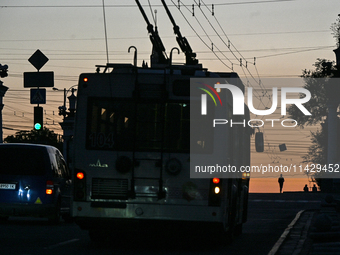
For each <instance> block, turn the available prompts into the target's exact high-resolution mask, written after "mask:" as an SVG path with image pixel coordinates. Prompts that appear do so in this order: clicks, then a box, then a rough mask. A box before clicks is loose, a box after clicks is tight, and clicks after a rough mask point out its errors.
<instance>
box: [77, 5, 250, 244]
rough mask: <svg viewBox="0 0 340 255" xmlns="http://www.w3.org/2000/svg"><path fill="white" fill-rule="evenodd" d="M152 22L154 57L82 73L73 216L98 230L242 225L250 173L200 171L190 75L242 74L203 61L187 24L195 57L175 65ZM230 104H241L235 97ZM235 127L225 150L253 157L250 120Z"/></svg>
mask: <svg viewBox="0 0 340 255" xmlns="http://www.w3.org/2000/svg"><path fill="white" fill-rule="evenodd" d="M137 3H138V2H137ZM140 8H141V7H140ZM141 10H142V9H141ZM167 10H168V9H167ZM142 13H143V12H142ZM144 14H145V13H144ZM168 14H169V13H168ZM169 15H171V14H169ZM143 16H144V18H145V19H146V21H147V23H148V20H147V18H146V16H145V15H143ZM171 20H172V22H173V23H174V21H173V19H171ZM175 27H176V25H175V23H174V28H175ZM177 28H178V27H177ZM148 31H149V33H150V34H151V35H150V38H151V41H152V43H153V52H152V55H151V65H150V67H148V66H147V65H146V64H143V66H141V67H139V66H137V65H136V62H137V61H136V55H135V59H134V64H118V63H116V64H106V65H103V66H97V70H96V72H93V73H83V74H81V75H80V77H79V84H78V91H77V111H76V120H75V128H74V138H73V148H74V150H73V157H72V168H73V181H74V182H73V183H74V190H73V199H72V216H73V217H74V219H75V222H76V223H77V224H78V225H79V226H80V227H81V228H83V229H88V230H89V231H90V237H91V239H93V240H98V239H101V238H103V236H105V235H106V233H107V232H108V231H116V232H119V231H122V230H123V229H130V228H135V227H136V226H148V228H149V227H150V226H165V225H166V224H168V226H170V225H174V224H175V223H180V224H189V225H191V226H207V227H208V228H209V229H212V230H213V231H215V232H216V233H219V234H221V235H223V234H225V235H228V236H230V235H232V234H235V233H240V232H241V229H242V224H243V223H244V222H246V219H247V205H248V188H249V178H246V177H245V176H242V175H239V176H238V177H237V178H227V179H222V178H213V177H214V176H212V178H209V179H206V178H199V179H193V178H190V173H189V165H190V145H189V140H190V107H191V105H190V102H191V101H190V93H189V87H190V79H191V78H198V77H221V78H223V79H229V78H238V76H237V74H236V73H233V72H231V73H220V72H219V73H218V72H216V73H214V72H210V71H208V70H207V69H205V68H203V67H202V65H201V64H199V63H198V61H197V59H196V57H195V53H193V52H192V50H191V48H190V46H189V44H188V43H187V41H186V39H185V38H184V37H182V36H181V35H180V33H179V29H177V33H176V34H177V41H178V42H179V44H180V47H181V49H182V51H183V52H184V53H185V56H186V62H185V64H183V65H172V63H171V58H170V59H169V58H168V57H167V56H166V54H165V50H164V48H163V45H162V44H161V41H160V38H159V37H158V34H157V32H156V31H154V30H153V28H152V25H150V23H148ZM238 86H239V87H240V88H241V89H243V85H242V84H241V83H239V85H238ZM225 98H228V97H227V96H226V97H225ZM225 107H226V109H227V111H229V112H231V111H232V104H231V102H229V103H227V104H226V106H225ZM245 118H248V119H249V116H248V113H246V116H245ZM228 130H229V131H228V135H227V136H226V137H227V139H225V141H223V142H224V143H225V146H226V148H227V150H226V152H225V157H226V158H228V160H229V163H230V164H232V165H236V166H241V165H249V163H250V162H249V161H250V159H249V158H250V131H249V128H247V127H246V128H244V127H243V126H240V125H239V126H235V127H229V128H228ZM211 149H212V150H214V147H212V148H211Z"/></svg>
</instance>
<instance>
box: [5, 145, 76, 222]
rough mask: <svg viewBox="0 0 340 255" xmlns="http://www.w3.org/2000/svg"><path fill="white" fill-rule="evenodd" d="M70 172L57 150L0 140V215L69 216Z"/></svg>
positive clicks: (53, 217)
mask: <svg viewBox="0 0 340 255" xmlns="http://www.w3.org/2000/svg"><path fill="white" fill-rule="evenodd" d="M70 196H71V175H70V172H69V170H68V168H67V166H66V164H65V160H64V158H63V156H62V154H61V153H60V151H59V150H58V149H57V148H55V147H52V146H47V145H37V144H0V217H1V218H2V219H6V218H8V217H9V216H36V217H47V218H48V219H49V220H50V221H52V222H54V223H58V222H59V219H60V216H63V217H64V219H69V217H70V201H71V199H70Z"/></svg>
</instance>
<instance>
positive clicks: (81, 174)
mask: <svg viewBox="0 0 340 255" xmlns="http://www.w3.org/2000/svg"><path fill="white" fill-rule="evenodd" d="M76 176H77V178H78V179H79V180H82V179H84V173H83V172H78V173H77V175H76Z"/></svg>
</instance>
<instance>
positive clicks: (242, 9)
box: [0, 0, 340, 192]
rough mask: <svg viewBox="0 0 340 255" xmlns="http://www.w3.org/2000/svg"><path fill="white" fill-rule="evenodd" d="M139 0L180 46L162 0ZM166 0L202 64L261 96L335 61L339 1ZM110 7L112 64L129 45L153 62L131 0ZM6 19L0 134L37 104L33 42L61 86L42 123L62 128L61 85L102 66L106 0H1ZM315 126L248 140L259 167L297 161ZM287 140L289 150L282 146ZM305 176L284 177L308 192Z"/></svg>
mask: <svg viewBox="0 0 340 255" xmlns="http://www.w3.org/2000/svg"><path fill="white" fill-rule="evenodd" d="M140 2H141V4H142V5H143V7H144V10H145V12H146V14H147V15H148V17H149V20H150V22H151V23H153V24H154V19H153V18H152V14H153V15H155V10H157V14H156V17H155V20H156V22H157V26H158V31H159V34H160V36H161V38H162V40H163V43H164V45H165V48H166V52H167V53H168V55H169V52H170V50H171V49H172V48H173V47H178V45H177V43H176V41H175V36H174V35H173V29H172V24H171V22H170V21H169V19H168V16H167V15H166V13H165V11H164V8H163V7H162V6H161V3H160V1H155V0H150V3H151V7H150V6H149V5H148V1H146V0H140ZM166 3H167V4H168V6H169V9H170V11H171V12H172V14H173V16H174V19H175V21H176V23H177V24H178V25H179V26H180V30H181V33H182V35H183V36H185V37H187V39H188V41H189V43H190V45H191V47H192V49H193V51H194V52H196V53H197V58H198V59H199V61H200V63H202V64H203V67H205V68H208V69H209V70H210V71H223V72H228V71H232V69H233V71H235V72H237V73H238V74H239V76H240V77H241V78H242V80H243V82H244V84H245V85H246V86H251V87H253V88H254V89H255V90H257V91H258V93H259V94H258V96H259V98H261V95H262V97H263V100H264V101H265V102H266V100H268V94H266V92H265V91H266V89H268V90H269V93H271V88H272V87H273V86H275V84H272V83H270V82H269V83H267V84H266V79H265V77H271V78H279V77H283V78H286V79H287V78H293V77H298V76H299V75H301V72H302V70H303V69H313V64H314V63H315V61H316V59H317V58H325V59H329V60H335V55H334V53H333V49H335V48H336V46H335V43H336V41H335V40H334V38H333V36H332V34H331V30H330V26H331V24H332V23H334V22H335V21H336V19H337V18H338V14H339V13H340V2H339V1H338V0H326V1H324V0H277V1H274V0H273V1H271V0H263V1H262V0H254V1H248V0H242V1H236V0H209V1H208V0H204V1H202V0H184V1H180V7H178V3H179V1H176V0H175V1H171V0H167V1H166ZM193 4H194V5H195V6H194V11H193V9H192V5H193ZM105 5H106V8H105V14H106V23H107V36H108V50H109V62H111V63H114V62H119V63H132V61H133V54H132V53H128V48H129V46H132V45H133V46H135V47H137V49H138V55H137V58H138V65H141V63H142V61H143V60H145V61H147V62H149V55H150V52H151V43H150V41H149V38H148V34H147V30H146V24H145V21H144V19H143V17H142V15H141V13H140V12H139V10H138V8H137V5H136V4H135V1H132V0H129V1H124V2H122V1H118V0H111V1H109V0H105ZM198 5H200V8H199V6H198ZM212 5H214V8H212ZM150 9H151V10H152V11H151V10H150ZM193 12H194V16H193ZM212 14H214V16H213V15H212ZM0 24H1V38H0V63H1V64H3V65H4V64H7V65H8V66H9V76H8V77H7V78H4V79H2V81H3V82H4V85H5V86H7V87H9V90H8V91H7V93H6V95H5V97H4V100H3V101H4V104H5V106H4V109H3V126H4V128H5V129H4V137H6V136H8V135H10V134H14V133H15V132H16V131H18V130H31V129H32V127H33V105H31V104H30V102H29V89H27V88H23V72H30V71H35V68H34V67H33V66H32V65H31V64H30V63H29V62H28V58H29V57H30V56H31V55H32V54H33V53H34V52H35V51H36V50H37V49H40V50H41V51H42V52H43V53H44V54H45V55H46V56H47V57H48V58H49V62H47V64H46V65H45V66H44V67H43V68H42V69H41V71H54V75H55V87H56V88H58V89H59V91H52V89H51V88H47V91H48V92H47V104H46V105H43V107H44V110H45V117H46V123H45V126H46V127H48V128H50V129H52V130H55V132H57V133H61V132H62V131H61V128H60V126H59V124H58V122H60V121H61V120H62V118H61V117H60V116H58V106H60V105H62V104H63V91H62V90H63V89H64V88H67V89H68V88H70V87H71V86H73V85H75V84H77V81H78V77H79V74H80V73H84V72H94V71H95V65H96V64H101V65H103V64H105V63H106V62H107V57H106V46H105V33H104V22H103V8H102V1H101V0H91V1H90V0H83V1H74V0H67V1H66V0H60V1H52V0H40V1H39V0H31V1H23V0H2V1H1V2H0ZM228 46H230V48H228ZM212 49H213V51H212ZM240 58H242V64H243V65H242V67H241V65H240ZM254 58H255V59H254ZM173 62H177V63H183V62H184V55H183V54H180V55H177V54H174V56H173ZM254 64H255V65H254ZM286 81H288V79H287V80H286ZM289 82H290V81H289ZM302 85H303V83H302V82H300V85H299V86H302ZM290 86H293V85H292V84H290ZM68 95H69V94H68ZM268 102H269V101H268ZM268 102H267V103H268ZM274 115H275V114H273V116H272V118H276V117H278V118H281V116H280V114H277V115H275V116H274ZM316 128H317V127H311V128H309V127H308V128H305V129H300V128H292V129H289V131H288V130H287V129H284V128H282V127H280V128H279V127H278V128H275V129H265V130H264V134H265V143H266V149H265V152H264V153H262V154H259V153H256V152H254V144H253V142H254V141H253V139H252V151H253V153H252V162H253V164H261V163H263V164H270V163H272V164H295V165H299V164H300V162H301V156H303V155H305V154H306V152H307V147H308V145H309V139H310V138H309V132H310V130H315V129H316ZM282 143H285V144H286V145H287V151H284V152H280V151H279V149H278V145H279V144H282ZM277 177H278V176H277V175H276V174H273V175H267V176H266V177H265V178H261V179H254V180H253V181H252V184H251V191H252V192H256V191H261V192H265V191H267V192H277V191H278V184H277V181H276V178H277ZM287 177H288V178H289V177H296V176H287ZM300 177H301V178H299V179H298V180H297V181H293V180H292V179H291V181H289V180H288V179H286V183H285V186H284V190H285V187H286V188H287V190H288V189H289V190H299V191H300V190H302V188H303V186H304V184H307V181H308V178H307V177H306V176H303V175H302V176H300ZM270 178H274V179H270ZM273 183H274V184H273ZM289 183H290V184H289ZM292 183H294V185H293V184H292ZM276 188H277V190H276Z"/></svg>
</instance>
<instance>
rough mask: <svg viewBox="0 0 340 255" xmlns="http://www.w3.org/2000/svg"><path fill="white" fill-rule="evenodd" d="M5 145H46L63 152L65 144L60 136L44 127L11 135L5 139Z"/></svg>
mask: <svg viewBox="0 0 340 255" xmlns="http://www.w3.org/2000/svg"><path fill="white" fill-rule="evenodd" d="M4 142H5V143H35V144H46V145H52V146H54V147H57V148H58V149H59V150H60V151H62V148H63V143H62V141H61V139H60V135H58V134H56V133H54V131H53V130H49V129H48V128H46V127H44V128H43V129H42V130H39V131H38V130H34V129H32V130H31V131H18V132H16V133H15V134H14V135H9V136H7V137H6V138H5V139H4Z"/></svg>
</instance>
